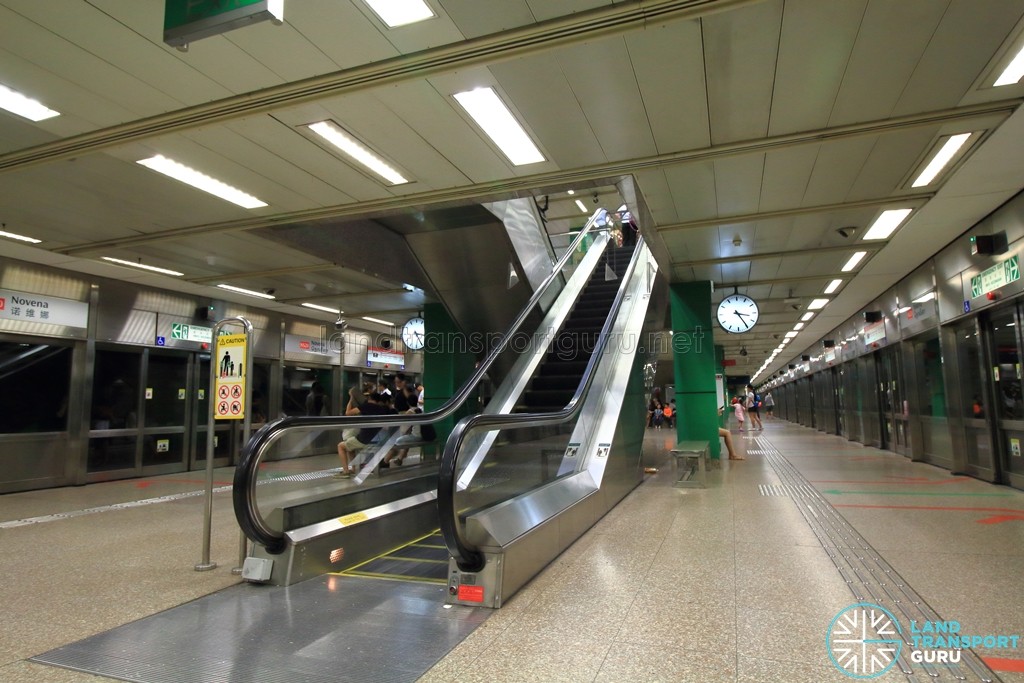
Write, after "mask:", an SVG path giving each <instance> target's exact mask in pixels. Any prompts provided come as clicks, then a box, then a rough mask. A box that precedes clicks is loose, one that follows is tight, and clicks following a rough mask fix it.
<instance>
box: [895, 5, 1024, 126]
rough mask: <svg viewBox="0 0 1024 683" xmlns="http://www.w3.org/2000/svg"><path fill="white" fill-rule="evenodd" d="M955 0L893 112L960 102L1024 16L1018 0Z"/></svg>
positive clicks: (901, 112)
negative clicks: (981, 0) (994, 50)
mask: <svg viewBox="0 0 1024 683" xmlns="http://www.w3.org/2000/svg"><path fill="white" fill-rule="evenodd" d="M978 7H979V6H978V3H977V2H973V1H972V0H953V1H952V2H951V3H950V4H949V7H948V9H947V10H946V12H945V14H943V16H942V20H941V22H940V23H939V26H938V28H937V29H936V30H935V33H934V34H933V35H932V36H931V40H930V41H929V43H928V46H927V48H926V49H925V51H924V54H922V55H921V59H920V62H919V63H918V64H917V67H916V69H915V70H914V75H913V77H912V78H911V79H910V82H909V83H907V87H906V89H905V90H904V91H903V93H902V94H901V96H900V99H899V102H898V103H897V105H896V107H895V109H894V110H893V114H896V115H900V114H909V113H913V112H915V111H927V110H930V109H944V108H946V107H951V106H954V105H956V104H957V103H959V102H960V101H961V100H962V99H963V96H964V94H965V93H966V92H967V91H968V90H969V89H970V87H971V85H972V84H973V83H974V81H975V79H976V78H977V76H978V73H979V72H980V71H982V70H984V68H985V66H986V65H987V64H988V62H989V60H990V59H991V57H992V52H991V46H993V45H998V44H1000V43H1001V42H1002V41H1003V40H1005V39H1006V37H1007V36H1008V35H1009V34H1010V32H1011V31H1012V29H1013V27H1014V26H1015V25H1016V24H1017V23H1018V22H1019V21H1020V20H1021V17H1022V16H1024V6H1022V5H1021V3H1020V2H1018V1H1017V0H992V1H991V2H986V3H985V5H984V11H982V12H979V11H978Z"/></svg>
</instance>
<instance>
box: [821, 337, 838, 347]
mask: <svg viewBox="0 0 1024 683" xmlns="http://www.w3.org/2000/svg"><path fill="white" fill-rule="evenodd" d="M821 345H822V346H823V347H824V348H826V349H834V348H835V347H836V340H835V339H823V340H822V341H821Z"/></svg>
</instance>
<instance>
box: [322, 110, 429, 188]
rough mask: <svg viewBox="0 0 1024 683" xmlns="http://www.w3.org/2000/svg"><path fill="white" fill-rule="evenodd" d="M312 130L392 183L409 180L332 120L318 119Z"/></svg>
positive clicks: (400, 183)
mask: <svg viewBox="0 0 1024 683" xmlns="http://www.w3.org/2000/svg"><path fill="white" fill-rule="evenodd" d="M307 127H308V128H309V129H310V130H311V131H313V132H314V133H316V134H317V135H319V136H320V137H321V138H323V139H324V140H326V141H327V142H329V143H331V145H333V146H334V147H335V148H337V149H338V150H339V151H340V152H341V153H342V154H344V155H345V156H347V157H348V158H349V159H352V160H353V161H355V162H356V163H357V164H359V165H360V166H362V167H363V168H366V169H367V170H369V171H372V172H373V173H374V174H376V175H378V176H380V177H381V178H383V179H384V180H386V181H387V182H389V183H391V184H392V185H404V184H405V183H407V182H409V181H408V180H407V179H406V178H405V176H403V175H402V174H401V173H400V172H399V171H397V170H396V169H395V168H394V167H393V166H391V164H389V163H388V162H386V161H384V160H383V159H381V158H380V157H379V156H377V155H376V154H374V153H373V152H371V151H370V149H369V148H368V147H366V146H365V145H363V144H362V143H361V142H359V141H358V140H356V139H355V137H353V136H352V135H350V134H349V133H347V132H345V131H344V130H342V129H341V128H340V127H338V126H336V125H334V123H332V122H330V121H318V122H317V123H311V124H310V125H309V126H307Z"/></svg>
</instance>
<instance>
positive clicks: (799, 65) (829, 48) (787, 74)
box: [768, 0, 867, 135]
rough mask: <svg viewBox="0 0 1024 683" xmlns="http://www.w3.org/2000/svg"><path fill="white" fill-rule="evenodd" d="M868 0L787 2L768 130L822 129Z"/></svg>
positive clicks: (801, 0)
mask: <svg viewBox="0 0 1024 683" xmlns="http://www.w3.org/2000/svg"><path fill="white" fill-rule="evenodd" d="M866 5H867V0H846V1H845V2H821V1H820V0H800V1H799V2H792V1H791V2H787V3H786V9H785V13H784V14H783V17H782V41H781V45H780V48H779V57H778V69H777V75H776V79H775V87H774V92H773V94H772V115H771V125H770V127H769V131H768V132H769V134H771V135H777V134H779V133H792V132H795V131H801V130H815V129H817V128H824V127H825V126H826V125H827V123H828V120H829V116H830V115H831V113H832V108H833V106H834V105H835V99H836V94H837V93H838V92H839V86H840V84H841V83H842V79H843V74H844V73H845V72H846V68H847V60H848V59H849V57H850V52H851V50H852V49H853V45H854V41H855V39H856V37H857V30H858V27H859V26H860V19H861V17H862V16H863V15H864V9H865V7H866Z"/></svg>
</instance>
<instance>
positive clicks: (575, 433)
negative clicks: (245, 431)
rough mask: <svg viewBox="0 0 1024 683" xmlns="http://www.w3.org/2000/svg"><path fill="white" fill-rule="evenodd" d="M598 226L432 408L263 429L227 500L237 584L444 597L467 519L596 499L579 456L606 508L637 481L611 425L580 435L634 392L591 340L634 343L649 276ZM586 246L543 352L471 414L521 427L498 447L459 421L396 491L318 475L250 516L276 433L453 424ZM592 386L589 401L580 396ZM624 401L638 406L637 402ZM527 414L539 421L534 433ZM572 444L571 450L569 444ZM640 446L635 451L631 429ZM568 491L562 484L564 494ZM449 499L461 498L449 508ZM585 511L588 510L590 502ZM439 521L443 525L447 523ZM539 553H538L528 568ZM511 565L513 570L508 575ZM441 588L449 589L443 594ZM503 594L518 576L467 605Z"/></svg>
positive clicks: (516, 368) (644, 258) (648, 262)
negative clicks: (435, 454)
mask: <svg viewBox="0 0 1024 683" xmlns="http://www.w3.org/2000/svg"><path fill="white" fill-rule="evenodd" d="M599 227H601V225H600V222H599V221H597V220H595V219H592V221H591V222H590V223H588V226H587V228H585V229H584V231H582V232H581V233H580V236H579V237H578V238H577V241H576V243H574V245H573V246H572V247H570V249H569V250H568V251H567V252H566V254H565V256H563V257H562V259H561V260H560V261H559V263H557V264H555V266H554V268H553V270H552V273H551V275H550V276H548V278H547V279H546V280H545V281H544V282H543V283H542V284H541V285H540V286H538V287H537V289H536V291H535V293H534V295H533V297H532V299H531V301H530V303H529V304H528V305H527V306H526V307H525V308H524V310H523V311H522V313H521V314H520V315H519V317H518V318H517V320H516V321H515V322H514V323H513V324H512V326H511V327H510V329H509V331H508V332H506V333H505V335H504V336H503V337H502V340H501V341H500V342H499V343H498V344H497V345H496V347H495V348H494V349H493V350H492V351H491V353H490V354H489V355H488V357H487V359H485V361H484V362H483V363H481V365H480V367H478V368H477V370H476V372H475V373H474V375H473V376H472V377H471V378H470V380H468V381H467V382H466V383H465V384H464V385H463V386H462V387H461V388H460V389H459V391H458V392H456V395H455V396H453V397H452V399H450V400H449V401H448V402H446V403H445V405H444V406H442V407H441V408H440V409H438V410H436V411H434V412H432V413H424V414H422V415H406V416H381V417H362V416H355V417H290V418H283V419H281V420H279V421H277V422H275V423H272V424H270V425H266V426H264V427H263V428H262V429H261V430H260V431H259V432H258V433H257V434H256V435H255V436H254V437H253V439H252V440H251V441H250V443H249V444H247V445H246V447H245V450H244V451H243V455H242V459H241V462H240V464H239V466H238V468H237V469H236V474H235V486H234V488H233V499H234V507H235V513H236V518H237V519H238V521H239V525H240V526H241V527H242V529H243V531H244V532H245V534H246V536H248V537H249V538H250V539H251V540H252V541H253V542H254V543H253V551H252V553H251V554H250V557H249V558H247V560H246V563H245V569H244V571H243V577H245V578H248V579H250V580H261V581H265V582H269V583H274V584H277V585H291V584H293V583H297V582H299V581H303V580H305V579H308V578H312V577H313V576H318V575H322V574H339V573H340V574H342V575H348V576H363V577H376V578H389V579H398V580H408V581H414V582H424V581H426V582H431V583H446V584H448V586H449V592H451V591H453V590H455V592H456V593H460V592H461V593H464V592H465V591H462V590H461V589H453V585H459V586H461V585H463V584H466V583H468V582H469V581H472V580H473V578H472V577H471V576H470V573H469V572H466V571H463V569H462V568H458V569H453V567H454V565H452V564H451V563H450V560H449V557H450V556H459V554H460V553H459V543H460V540H459V539H460V538H462V539H464V537H465V536H466V534H465V533H464V532H458V531H455V532H453V531H452V529H453V527H459V526H462V525H464V524H466V523H470V524H472V522H471V521H470V518H471V517H472V516H473V515H475V514H477V513H481V512H486V511H487V510H492V509H494V508H503V507H505V508H507V507H509V506H512V507H515V506H516V505H517V503H516V501H517V499H518V498H519V497H520V496H522V495H523V494H524V491H525V492H529V491H531V490H536V489H538V488H543V487H544V486H546V485H548V484H552V483H557V482H558V481H559V480H565V481H569V480H571V481H572V482H576V483H578V482H580V481H584V480H586V481H588V482H591V483H596V488H593V487H592V486H590V487H584V488H582V489H580V490H584V489H585V491H584V495H583V497H587V496H588V495H589V494H590V492H591V489H592V488H593V490H599V489H600V488H601V479H602V473H601V472H598V471H597V470H595V469H594V468H593V467H592V466H591V465H590V464H588V465H587V466H586V467H584V468H583V469H582V470H581V469H580V468H579V467H578V464H579V463H583V462H587V463H589V461H590V459H591V458H592V457H596V458H599V459H600V460H601V468H602V471H604V470H607V471H608V472H609V475H608V476H609V477H613V478H614V479H615V481H614V482H613V483H611V484H610V485H609V487H606V488H607V489H608V491H610V493H609V494H608V495H605V496H601V498H602V500H605V501H616V502H617V500H618V499H620V498H621V497H622V495H625V493H626V492H628V491H629V490H631V489H632V488H633V487H634V486H636V485H637V484H638V483H639V481H640V479H641V477H640V476H639V471H640V468H639V467H638V463H639V457H640V450H639V446H638V443H631V444H630V446H629V448H623V447H622V443H620V442H621V438H612V436H610V435H609V434H607V433H606V432H607V430H608V428H610V429H611V430H613V431H614V429H615V422H616V421H615V420H614V419H612V420H610V421H609V425H606V426H605V427H603V428H601V429H592V428H591V427H592V425H589V424H588V423H587V421H588V420H591V419H594V418H595V417H596V416H599V415H600V414H602V412H601V411H602V410H603V411H604V412H605V413H607V408H608V406H606V405H605V404H606V403H609V402H611V403H614V402H615V401H618V402H620V403H622V395H623V394H622V392H624V391H625V390H626V386H627V384H628V385H629V386H634V385H635V382H633V381H628V382H627V381H626V380H628V378H629V377H631V376H639V374H640V373H638V372H637V371H636V367H634V366H635V361H634V359H633V355H630V356H629V358H628V359H627V361H628V362H627V363H626V364H625V366H624V368H625V369H624V370H623V368H619V369H618V370H615V369H614V368H613V367H612V366H614V365H615V363H616V362H618V364H619V365H623V363H622V362H619V361H622V358H619V356H623V358H624V357H625V355H624V354H619V355H615V353H613V354H611V355H607V354H605V353H604V352H603V351H602V350H601V346H600V344H601V340H602V339H603V340H607V339H609V338H610V337H611V336H612V333H613V331H614V330H618V331H617V332H616V333H617V334H621V333H622V330H623V329H625V328H624V327H623V326H625V325H628V324H633V325H636V326H637V331H639V329H640V328H641V327H643V326H644V324H645V323H644V320H643V319H642V318H643V311H640V317H639V318H638V317H637V312H636V311H637V310H639V309H638V308H637V307H638V305H641V304H642V308H643V309H644V310H646V307H647V301H648V299H649V298H650V292H651V283H652V281H653V275H652V273H655V272H656V266H655V265H653V258H652V257H651V256H650V253H649V250H648V249H647V248H646V247H645V246H644V245H643V244H642V243H641V244H640V245H638V248H637V249H636V250H635V251H634V250H626V249H614V248H609V247H608V245H609V243H610V239H609V236H608V234H607V232H606V231H605V232H601V231H600V230H594V228H599ZM592 230H593V233H591V231H592ZM588 233H591V234H589V235H588ZM595 234H596V237H595ZM585 238H588V239H592V240H593V244H592V245H591V247H590V249H589V250H588V251H587V253H586V255H585V256H584V257H583V260H582V262H581V263H579V264H578V266H577V269H576V272H575V273H574V274H573V275H571V276H569V277H567V278H566V280H565V282H564V284H563V291H562V294H561V295H560V296H559V297H558V299H557V300H555V302H554V303H553V304H552V305H551V306H550V307H549V309H548V310H547V311H546V312H544V311H542V312H541V313H542V317H543V321H542V322H541V323H540V326H539V327H538V329H537V331H536V332H534V333H533V334H534V335H535V336H539V337H540V338H543V339H545V340H546V341H547V342H549V343H545V344H540V345H537V346H536V348H534V349H531V350H530V351H528V352H525V353H524V352H522V351H519V350H515V351H516V353H515V356H514V357H513V358H514V362H513V363H511V364H510V365H511V370H509V371H508V373H507V374H506V377H505V380H504V381H503V382H502V383H501V384H500V386H499V387H498V388H497V389H496V391H495V394H494V398H493V399H492V400H491V401H490V403H489V404H488V405H487V406H486V408H485V409H484V413H483V414H481V415H476V416H474V417H476V418H488V419H490V420H492V421H493V423H494V424H495V425H498V424H499V423H501V422H502V421H503V420H508V419H511V418H512V417H513V416H515V417H519V418H523V419H525V420H527V421H528V423H529V424H526V423H524V424H523V425H517V427H515V428H514V429H511V430H509V431H508V432H507V434H508V436H509V437H511V438H507V439H506V438H498V437H499V432H500V430H501V427H498V428H497V429H490V430H489V429H486V424H483V425H482V424H472V425H468V426H467V425H463V422H464V421H465V420H463V422H460V423H459V425H460V426H457V427H456V432H457V433H456V432H453V434H452V438H450V439H449V440H448V443H447V444H446V447H445V452H444V455H443V457H442V458H441V462H440V463H439V466H438V467H437V468H434V467H432V466H429V465H428V466H426V467H421V468H419V471H418V473H417V474H415V475H414V474H409V475H408V476H406V475H405V474H404V473H403V477H404V478H403V479H402V480H401V481H399V482H395V481H391V482H389V483H387V484H386V485H385V484H384V483H383V482H382V483H381V485H379V486H378V485H374V486H364V487H361V488H359V489H352V488H346V486H345V485H342V484H339V483H337V482H334V481H333V480H331V479H330V478H329V475H320V476H319V478H318V479H317V480H316V481H317V483H316V484H315V485H310V486H308V487H307V488H305V489H303V490H302V491H295V492H292V493H289V494H288V496H284V497H283V498H287V499H288V500H287V501H286V502H287V504H288V505H294V506H295V508H296V509H299V510H301V511H300V512H294V513H293V512H287V511H282V510H279V509H271V510H270V511H269V512H268V513H267V514H266V516H265V515H264V512H267V510H265V509H261V507H263V508H266V507H267V506H266V505H263V506H261V505H260V504H259V503H258V502H257V500H256V495H255V494H256V483H257V479H258V478H259V471H260V462H261V458H262V456H263V455H264V454H266V453H269V452H270V451H271V446H273V445H274V444H275V443H276V441H277V440H279V439H281V437H282V435H284V434H286V433H292V434H294V433H298V434H301V433H303V432H309V431H314V430H339V431H340V430H341V429H349V428H355V427H364V426H366V427H398V428H401V427H404V426H407V425H417V424H432V423H437V422H438V421H440V420H442V419H444V418H446V417H448V416H450V415H452V414H454V413H455V411H456V410H458V409H459V407H460V406H461V405H463V404H464V403H465V402H466V401H467V399H468V398H469V397H470V396H472V395H473V394H474V391H475V390H476V387H477V385H478V384H479V382H480V381H481V379H482V378H483V377H484V376H485V375H486V373H487V371H488V369H489V368H490V367H491V365H492V364H493V363H494V361H495V359H496V358H497V357H498V356H499V354H501V353H503V352H504V351H505V350H506V347H505V345H507V343H508V340H509V339H511V338H512V337H513V335H515V334H516V333H520V332H521V329H520V328H521V326H522V325H523V324H524V322H525V321H526V320H527V319H528V318H530V319H532V320H534V321H536V320H537V316H536V315H535V314H533V311H534V307H535V306H536V305H537V303H538V301H539V300H540V299H541V298H542V297H543V296H545V295H546V294H549V292H548V288H549V287H550V286H551V284H552V283H553V282H556V281H558V282H561V281H562V275H561V274H560V273H561V270H562V268H563V267H564V266H565V265H566V263H567V261H568V260H569V258H571V257H573V256H577V255H578V254H579V253H580V252H577V251H576V250H577V245H579V244H581V243H582V240H583V239H585ZM531 314H532V317H531ZM629 316H632V318H631V320H632V321H633V322H632V323H630V322H629V320H627V318H629ZM609 348H610V347H609ZM616 353H617V352H616ZM633 353H635V349H634V350H633ZM617 358H618V359H619V360H618V361H616V359H617ZM616 372H617V373H618V374H615V373H616ZM623 372H625V374H623ZM595 378H596V381H595ZM591 386H599V387H600V389H599V390H596V391H594V392H591ZM616 392H618V393H616ZM591 394H592V395H591ZM609 397H611V398H609ZM632 402H635V403H636V404H637V405H640V406H641V407H643V402H642V400H636V401H631V403H632ZM585 406H586V407H587V410H586V411H584V410H583V409H584V407H585ZM602 406H603V407H602ZM538 416H542V419H540V421H539V422H538V421H537V420H538ZM632 422H633V421H630V423H632ZM637 424H640V423H639V422H637ZM581 430H582V431H583V432H586V431H588V430H589V431H591V432H593V436H594V438H598V436H600V438H602V439H605V440H606V443H602V444H599V445H600V448H598V450H597V454H596V455H594V456H592V455H588V453H589V452H591V451H594V448H592V447H591V446H595V447H596V445H597V444H596V442H595V444H591V443H590V441H591V440H592V439H589V440H588V438H586V437H580V436H579V433H580V432H581ZM470 433H471V436H470V438H469V439H468V440H467V439H466V436H467V435H468V434H470ZM574 439H576V440H580V443H574V441H573V440H574ZM639 440H642V430H641V433H640V437H639ZM634 441H636V440H634ZM574 449H575V450H574ZM613 450H614V451H616V452H618V451H622V452H625V451H630V452H631V454H630V456H629V457H630V458H632V459H633V460H635V462H633V461H629V462H627V461H625V460H623V461H621V462H620V459H618V456H617V455H616V456H615V457H609V456H610V455H611V454H612V451H613ZM451 463H455V464H454V465H452V464H451ZM588 468H589V469H588ZM581 471H582V472H584V473H585V476H584V478H583V479H580V478H578V477H573V476H572V475H573V473H574V472H575V473H579V472H581ZM388 478H389V479H390V478H391V477H390V475H389V477H388ZM444 482H447V483H444ZM576 483H571V484H570V485H571V486H576ZM577 488H579V487H578V486H577ZM442 490H446V491H447V493H446V494H445V500H444V502H443V504H441V505H440V506H439V505H438V502H437V501H438V497H439V493H440V491H442ZM453 492H455V493H453ZM455 497H460V500H458V502H455V501H454V498H455ZM595 500H596V499H595ZM535 502H536V501H531V502H528V503H527V505H530V506H532V505H534V504H535ZM603 505H604V503H601V505H598V506H597V507H601V506H603ZM541 507H542V508H543V506H541ZM556 507H557V506H556ZM584 507H586V508H587V509H588V510H589V509H593V510H596V509H597V508H595V507H594V505H593V501H591V502H588V503H586V504H585V505H584ZM605 511H606V510H605ZM594 514H597V513H596V512H595V513H594ZM600 514H603V511H602V512H601V513H600ZM446 515H447V516H449V517H451V518H450V519H448V520H446V519H445V517H446ZM513 515H514V513H513ZM590 516H591V517H593V514H591V515H590ZM598 516H599V515H598ZM594 521H596V517H594V518H593V519H591V521H589V523H587V524H586V526H584V527H580V529H581V530H585V528H589V526H590V525H591V524H593V522H594ZM575 523H576V522H574V524H575ZM439 524H440V529H441V533H440V535H439V534H438V532H437V529H438V525H439ZM527 535H529V534H527ZM441 538H443V541H444V542H443V543H442V542H440V540H439V539H441ZM574 538H575V536H573V535H571V534H568V535H565V536H564V538H563V539H560V540H559V541H558V542H557V543H555V544H554V545H553V546H552V547H556V546H557V547H558V548H559V552H560V549H564V547H566V544H567V543H569V542H571V541H572V540H574ZM453 539H455V540H453ZM544 555H545V553H538V554H537V557H538V558H540V557H543V556H544ZM545 563H546V562H545ZM512 566H517V565H515V563H512ZM459 567H463V565H459ZM492 567H493V565H492ZM453 576H455V577H457V580H455V583H453V578H452V577H453ZM403 577H405V578H403ZM482 583H485V582H482ZM516 585H521V581H520V580H519V579H518V578H517V579H516V580H514V581H511V582H507V583H506V588H504V589H500V588H499V589H491V588H487V589H482V590H483V591H484V592H482V593H481V594H482V595H485V594H488V593H495V594H496V595H500V597H499V598H498V599H496V600H491V601H486V602H485V601H483V600H481V601H479V604H486V605H487V606H492V607H497V606H500V602H501V599H504V598H507V595H508V591H509V590H514V589H515V588H508V587H509V586H516ZM470 592H472V591H470Z"/></svg>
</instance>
